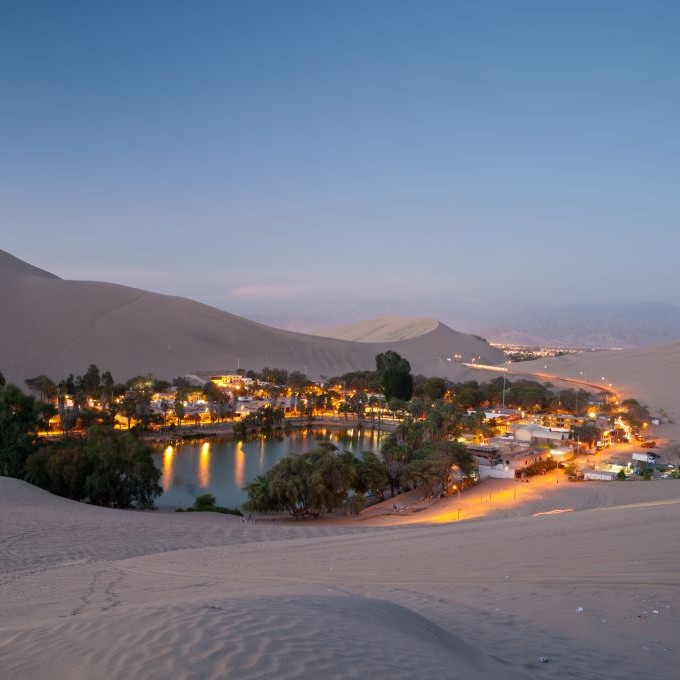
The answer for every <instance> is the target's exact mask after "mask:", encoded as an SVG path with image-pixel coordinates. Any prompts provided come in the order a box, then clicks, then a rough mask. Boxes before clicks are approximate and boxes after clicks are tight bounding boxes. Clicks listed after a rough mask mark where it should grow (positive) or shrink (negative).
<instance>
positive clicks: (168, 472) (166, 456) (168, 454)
mask: <svg viewBox="0 0 680 680" xmlns="http://www.w3.org/2000/svg"><path fill="white" fill-rule="evenodd" d="M174 453H175V449H173V448H172V446H166V447H165V450H164V451H163V467H162V469H161V472H162V474H163V477H162V478H161V486H162V487H163V490H164V491H165V489H169V488H170V487H171V486H172V480H173V474H172V471H173V465H172V456H173V454H174Z"/></svg>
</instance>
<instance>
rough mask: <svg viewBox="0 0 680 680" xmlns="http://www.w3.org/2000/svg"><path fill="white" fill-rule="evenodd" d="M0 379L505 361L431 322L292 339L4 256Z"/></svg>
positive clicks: (329, 370)
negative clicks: (354, 336) (398, 331)
mask: <svg viewBox="0 0 680 680" xmlns="http://www.w3.org/2000/svg"><path fill="white" fill-rule="evenodd" d="M0 318H2V319H4V320H6V323H5V324H4V326H3V329H2V333H0V371H2V372H3V374H4V375H5V376H6V377H7V379H8V380H11V381H13V382H17V383H18V384H23V381H24V380H25V379H26V378H29V377H34V376H36V375H39V374H46V375H48V376H50V377H51V378H53V379H61V378H63V377H65V376H67V375H68V374H69V373H74V374H82V373H83V372H84V371H85V370H87V367H88V366H89V364H90V363H95V364H97V365H98V366H99V367H100V368H101V369H102V370H110V371H111V372H112V373H113V376H114V378H115V379H116V380H118V381H125V380H127V379H128V378H130V377H132V376H134V375H139V374H146V373H149V372H151V373H153V374H154V375H155V376H157V377H159V378H167V379H171V378H174V377H176V376H177V375H182V374H187V373H197V372H219V371H233V370H235V369H236V368H237V366H239V365H240V366H241V367H243V368H252V369H254V370H259V369H261V368H263V367H264V366H271V367H278V368H286V369H289V370H300V371H304V372H305V373H307V374H308V375H309V376H311V377H314V378H316V377H318V376H322V375H323V376H327V377H331V376H334V375H339V374H342V373H345V372H347V371H352V370H359V369H373V368H375V355H376V354H377V353H378V352H382V351H385V350H388V349H393V350H395V351H397V352H399V353H400V354H401V355H402V356H404V357H406V358H407V359H408V360H409V361H410V362H411V365H412V367H413V370H414V371H416V372H418V373H423V374H425V375H443V376H446V377H451V378H454V379H455V378H456V376H457V375H462V374H463V373H464V372H465V370H466V369H464V368H463V367H461V366H459V365H455V364H454V363H453V362H450V361H447V360H446V359H447V357H451V355H453V354H455V353H458V354H461V355H463V356H464V357H466V358H468V359H471V358H472V357H475V356H477V357H481V359H480V360H481V361H483V362H485V363H493V362H495V361H501V360H502V353H501V352H500V351H499V350H497V349H494V348H493V347H491V346H490V345H489V344H487V343H486V342H484V341H482V340H480V339H479V338H476V337H474V336H472V335H466V334H463V333H458V332H456V331H454V330H453V329H451V328H448V327H447V326H445V325H443V324H440V323H438V322H435V325H432V324H431V325H430V330H429V331H428V332H425V333H422V334H419V335H417V336H416V337H409V338H405V339H402V340H392V339H389V340H388V341H385V342H384V343H371V344H366V343H360V342H349V341H346V340H338V339H335V338H324V337H318V336H313V335H305V334H302V333H292V332H290V331H284V330H280V329H277V328H272V327H269V326H264V325H262V324H258V323H255V322H254V321H250V320H248V319H244V318H242V317H238V316H235V315H233V314H229V313H227V312H224V311H221V310H219V309H215V308H214V307H209V306H207V305H204V304H200V303H198V302H194V301H192V300H188V299H186V298H181V297H173V296H169V295H159V294H156V293H150V292H148V291H144V290H139V289H136V288H129V287H127V286H119V285H114V284H110V283H100V282H92V281H66V280H62V279H60V278H58V277H57V276H55V275H54V274H50V273H49V272H45V271H43V270H41V269H37V268H36V267H33V266H32V265H30V264H28V263H25V262H23V261H21V260H19V259H17V258H15V257H13V256H12V255H10V254H9V253H6V252H4V251H0Z"/></svg>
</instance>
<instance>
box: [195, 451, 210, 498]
mask: <svg viewBox="0 0 680 680" xmlns="http://www.w3.org/2000/svg"><path fill="white" fill-rule="evenodd" d="M209 484H210V444H209V443H208V442H203V444H202V445H201V455H200V457H199V459H198V486H200V487H201V489H207V488H208V485H209Z"/></svg>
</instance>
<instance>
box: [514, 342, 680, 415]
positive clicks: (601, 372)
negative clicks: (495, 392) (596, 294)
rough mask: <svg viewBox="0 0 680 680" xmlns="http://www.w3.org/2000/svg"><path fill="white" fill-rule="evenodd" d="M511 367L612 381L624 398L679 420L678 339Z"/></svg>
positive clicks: (589, 380)
mask: <svg viewBox="0 0 680 680" xmlns="http://www.w3.org/2000/svg"><path fill="white" fill-rule="evenodd" d="M510 369H511V371H512V372H517V373H520V372H526V373H534V374H539V375H543V376H547V377H550V376H559V377H564V378H569V379H573V380H577V381H585V382H587V383H589V384H591V385H593V386H594V387H597V386H600V385H601V386H608V385H609V384H610V383H611V385H612V388H613V389H615V390H616V391H617V392H619V393H620V395H621V396H622V397H623V398H627V397H634V398H636V399H639V400H640V401H641V402H643V403H645V404H647V405H649V407H650V408H651V409H652V410H653V411H659V410H664V411H666V412H667V413H669V414H671V415H672V416H673V418H674V419H677V420H679V421H680V342H673V343H670V344H668V345H663V346H661V347H650V348H644V349H630V350H622V351H602V352H586V353H582V354H573V355H568V356H563V357H557V358H555V359H549V360H541V361H527V362H522V363H521V364H513V365H512V366H511V367H510Z"/></svg>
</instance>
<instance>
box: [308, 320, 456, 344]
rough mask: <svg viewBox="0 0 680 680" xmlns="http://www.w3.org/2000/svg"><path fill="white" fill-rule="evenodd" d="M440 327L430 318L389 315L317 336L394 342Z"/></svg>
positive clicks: (357, 340) (360, 340)
mask: <svg viewBox="0 0 680 680" xmlns="http://www.w3.org/2000/svg"><path fill="white" fill-rule="evenodd" d="M438 325H439V321H437V320H436V319H431V318H428V317H406V316H390V315H387V316H378V317H376V318H374V319H367V320H365V321H358V322H357V323H352V324H347V325H343V326H334V327H332V328H329V329H326V330H322V331H319V333H318V334H317V335H324V336H327V337H329V338H337V339H338V340H352V341H354V342H394V341H395V340H409V339H411V338H417V337H418V336H420V335H425V334H426V333H430V332H432V331H433V330H435V329H436V328H437V326H438ZM461 335H462V333H461Z"/></svg>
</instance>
